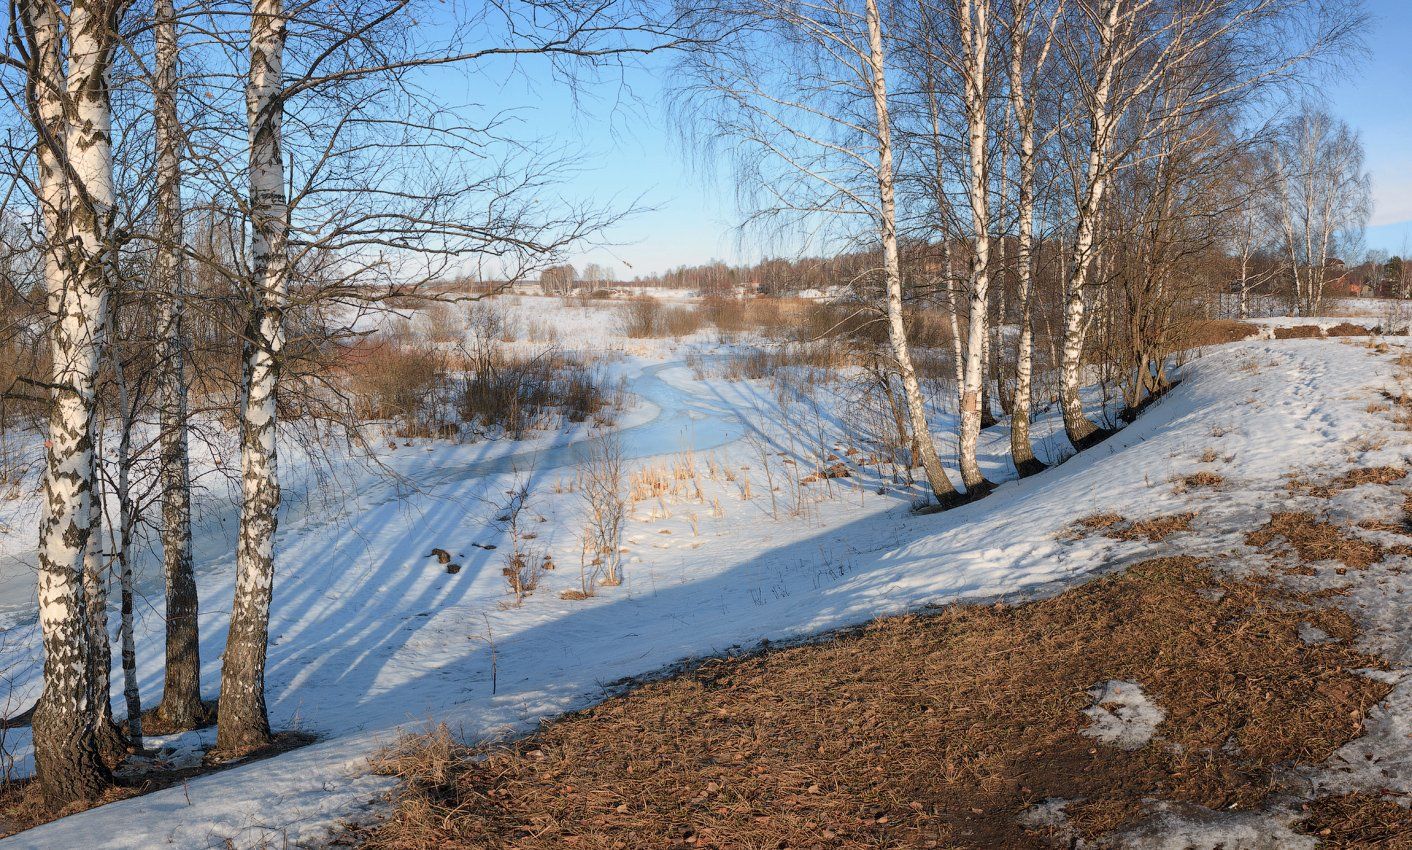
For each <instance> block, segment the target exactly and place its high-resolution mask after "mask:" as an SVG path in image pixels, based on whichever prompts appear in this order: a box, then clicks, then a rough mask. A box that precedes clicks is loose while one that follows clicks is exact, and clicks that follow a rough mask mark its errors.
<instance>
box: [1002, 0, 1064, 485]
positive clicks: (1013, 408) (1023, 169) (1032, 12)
mask: <svg viewBox="0 0 1412 850" xmlns="http://www.w3.org/2000/svg"><path fill="white" fill-rule="evenodd" d="M1063 5H1064V4H1063V2H1062V0H1060V2H1058V3H1056V4H1054V6H1053V7H1052V12H1051V14H1050V16H1049V18H1048V21H1047V26H1045V28H1044V29H1043V30H1041V29H1040V23H1041V21H1042V16H1041V9H1040V8H1039V4H1038V3H1037V2H1036V0H1011V3H1010V21H1009V25H1010V32H1009V36H1010V38H1009V42H1010V44H1009V48H1010V49H1009V63H1008V67H1007V74H1008V83H1009V97H1008V103H1007V105H1008V108H1009V112H1010V117H1011V120H1012V122H1013V126H1014V128H1015V130H1016V132H1017V134H1018V136H1019V138H1018V141H1017V145H1016V147H1017V156H1018V160H1019V161H1018V162H1017V164H1016V172H1017V173H1016V175H1015V226H1016V231H1017V233H1016V240H1015V243H1016V256H1015V278H1016V297H1017V300H1018V302H1019V303H1018V305H1017V307H1018V313H1019V320H1020V327H1019V334H1018V336H1017V338H1016V341H1015V393H1014V400H1013V401H1012V402H1011V404H1010V459H1011V461H1012V462H1013V463H1014V465H1015V472H1016V474H1018V475H1019V476H1020V477H1021V478H1024V477H1026V476H1028V475H1033V474H1035V473H1036V472H1039V471H1040V470H1042V469H1043V468H1044V464H1042V463H1041V462H1040V461H1039V460H1038V458H1036V457H1035V454H1034V445H1033V443H1032V442H1031V440H1030V417H1031V413H1030V411H1031V404H1032V400H1033V386H1032V385H1033V376H1034V299H1033V292H1034V265H1035V262H1034V223H1035V173H1036V171H1037V167H1038V149H1037V140H1036V128H1035V123H1036V106H1037V104H1036V97H1037V94H1038V91H1039V81H1040V80H1042V79H1043V78H1044V74H1045V68H1046V65H1047V62H1048V59H1049V52H1050V49H1051V47H1052V46H1053V43H1054V33H1055V29H1056V27H1057V24H1058V21H1059V16H1060V15H1061V14H1062V12H1063ZM1032 41H1037V44H1036V45H1035V46H1034V47H1033V48H1032V47H1031V42H1032Z"/></svg>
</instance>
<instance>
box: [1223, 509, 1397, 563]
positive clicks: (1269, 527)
mask: <svg viewBox="0 0 1412 850" xmlns="http://www.w3.org/2000/svg"><path fill="white" fill-rule="evenodd" d="M1276 538H1283V539H1284V541H1285V542H1286V543H1287V544H1288V545H1289V546H1292V547H1293V548H1294V554H1295V556H1296V557H1297V558H1298V559H1299V560H1300V561H1301V562H1302V563H1306V564H1308V563H1313V562H1315V561H1339V562H1341V563H1342V564H1343V565H1344V566H1345V567H1348V568H1350V569H1355V570H1361V569H1365V568H1367V567H1368V566H1369V565H1371V564H1376V563H1377V562H1378V561H1381V560H1382V559H1383V554H1384V553H1383V548H1382V547H1381V546H1379V545H1378V544H1376V543H1373V542H1371V541H1368V540H1363V539H1362V538H1359V537H1353V536H1351V535H1348V534H1345V533H1344V532H1343V530H1342V529H1341V528H1339V527H1338V526H1337V525H1334V524H1333V523H1331V522H1324V521H1322V520H1320V519H1319V518H1318V517H1316V516H1314V515H1313V514H1311V513H1308V512H1307V511H1282V512H1279V513H1276V514H1273V515H1271V517H1270V521H1269V522H1267V523H1265V524H1264V525H1262V526H1261V527H1260V528H1258V529H1256V530H1255V531H1252V532H1250V533H1249V534H1247V535H1245V545H1247V546H1268V545H1270V544H1271V543H1272V542H1274V541H1275V539H1276Z"/></svg>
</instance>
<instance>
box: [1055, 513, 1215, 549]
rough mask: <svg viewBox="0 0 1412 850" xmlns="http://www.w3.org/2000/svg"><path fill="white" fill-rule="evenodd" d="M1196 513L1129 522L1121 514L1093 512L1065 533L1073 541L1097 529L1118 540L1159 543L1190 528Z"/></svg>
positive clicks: (1076, 522) (1168, 515)
mask: <svg viewBox="0 0 1412 850" xmlns="http://www.w3.org/2000/svg"><path fill="white" fill-rule="evenodd" d="M1194 519H1196V514H1194V513H1190V512H1187V513H1179V514H1167V515H1165V516H1155V517H1149V518H1147V519H1142V520H1137V521H1136V522H1128V521H1127V520H1125V519H1123V517H1121V516H1119V515H1118V514H1092V515H1091V516H1086V517H1083V518H1081V519H1079V520H1077V521H1075V522H1074V524H1073V525H1072V526H1070V527H1069V530H1068V531H1067V532H1066V533H1065V534H1064V535H1062V536H1064V537H1067V538H1068V539H1071V540H1077V539H1079V538H1083V537H1087V536H1088V535H1090V534H1093V533H1095V532H1097V533H1102V534H1104V535H1105V536H1108V537H1111V538H1113V539H1114V540H1144V539H1145V540H1147V541H1149V542H1152V543H1156V542H1158V541H1160V540H1164V539H1166V538H1167V537H1168V536H1169V535H1172V534H1176V533H1177V532H1178V531H1190V530H1191V521H1192V520H1194Z"/></svg>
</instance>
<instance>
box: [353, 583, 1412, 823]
mask: <svg viewBox="0 0 1412 850" xmlns="http://www.w3.org/2000/svg"><path fill="white" fill-rule="evenodd" d="M1301 622H1310V623H1312V624H1314V625H1316V626H1317V627H1319V628H1321V629H1323V630H1324V631H1325V632H1327V633H1328V634H1330V635H1333V636H1334V637H1336V638H1339V641H1338V642H1335V643H1323V644H1318V645H1306V644H1305V643H1304V642H1303V641H1301V640H1300V639H1299V637H1298V628H1299V624H1300V623H1301ZM1354 636H1355V628H1354V624H1353V621H1352V620H1351V619H1350V618H1349V617H1348V616H1347V615H1346V614H1344V613H1342V612H1340V611H1337V610H1334V609H1331V608H1325V607H1319V606H1318V605H1317V604H1316V603H1315V599H1314V598H1313V597H1312V596H1307V595H1305V596H1300V595H1293V594H1291V593H1288V592H1284V591H1280V590H1279V589H1277V588H1276V587H1275V586H1274V585H1273V584H1272V583H1271V582H1270V581H1264V580H1242V581H1236V580H1231V579H1223V578H1219V577H1217V576H1215V575H1214V574H1212V573H1211V572H1209V571H1208V570H1206V569H1205V568H1203V567H1202V566H1201V565H1200V564H1199V562H1197V561H1196V560H1195V559H1192V558H1186V557H1180V558H1163V559H1157V560H1152V561H1147V562H1144V563H1142V564H1139V565H1136V566H1134V567H1132V568H1131V569H1129V570H1128V571H1126V572H1124V573H1122V574H1120V575H1115V576H1111V577H1107V578H1103V579H1098V580H1095V581H1093V582H1090V583H1089V584H1086V585H1084V586H1081V587H1078V588H1075V589H1073V590H1070V591H1067V592H1065V593H1063V594H1061V595H1059V596H1056V597H1054V598H1051V599H1048V600H1043V601H1038V602H1032V603H1028V604H1024V605H1020V606H1016V607H1005V606H999V605H995V606H990V605H986V606H954V607H949V608H946V609H944V610H943V611H941V612H940V613H937V614H934V615H930V616H915V615H913V616H906V617H898V618H890V619H884V620H879V621H877V622H874V623H872V624H870V625H868V626H866V627H863V628H859V629H856V630H851V631H848V632H845V633H842V634H839V635H836V636H834V637H832V638H831V639H829V640H827V641H825V642H821V643H813V644H809V645H804V646H797V647H793V648H788V649H777V650H772V651H768V652H764V653H761V654H756V655H750V656H742V657H730V658H719V659H712V660H709V661H705V662H702V663H700V664H699V665H698V666H696V667H695V668H693V669H691V670H689V671H687V672H685V673H683V674H681V675H678V676H676V677H674V678H671V679H668V680H665V681H656V682H652V683H648V684H644V685H641V686H640V687H639V688H638V689H637V690H635V691H632V692H630V693H627V694H626V695H623V696H619V697H616V698H612V699H609V700H608V701H606V702H604V703H603V704H601V705H599V706H597V707H595V708H592V709H589V710H586V711H584V712H580V713H577V714H573V715H569V716H567V717H565V718H563V719H560V720H557V721H554V722H551V723H549V724H547V725H545V726H544V727H543V728H542V729H541V730H540V731H539V732H538V733H536V734H534V735H532V736H530V737H529V738H526V739H523V740H519V741H514V742H511V743H506V744H502V745H495V746H488V747H485V748H481V749H467V748H465V747H462V746H460V745H459V744H457V743H456V742H455V741H454V739H453V738H452V737H451V736H450V734H449V733H448V732H446V730H445V729H444V728H443V729H441V730H439V731H438V732H435V733H432V734H429V735H427V736H422V737H420V738H414V739H410V740H408V741H405V742H403V743H402V744H401V745H400V746H399V747H398V748H396V749H394V750H393V751H391V752H390V753H388V754H387V756H386V757H385V758H384V759H383V760H382V762H381V767H382V769H383V770H384V771H386V772H389V773H393V774H396V775H398V776H400V777H402V778H403V779H404V780H405V781H406V784H405V785H404V787H403V790H402V791H401V792H400V793H399V794H398V796H397V801H396V806H395V809H394V811H393V813H392V815H391V816H390V817H389V818H388V819H387V820H386V821H384V822H383V823H381V824H379V825H376V826H374V827H371V828H369V829H367V830H366V831H364V832H362V833H360V834H358V835H357V836H356V839H357V840H362V841H364V842H365V843H366V845H367V846H369V847H375V848H399V850H402V849H403V848H430V847H438V848H472V847H475V848H491V847H495V848H499V847H515V848H525V850H529V848H551V847H552V848H564V847H573V848H578V847H586V848H660V847H673V846H681V847H685V846H693V847H731V848H765V847H770V848H774V847H797V848H807V847H829V848H862V847H958V848H959V847H969V848H981V847H984V848H995V847H1005V848H1028V847H1044V846H1048V845H1047V843H1046V842H1047V839H1048V836H1047V835H1046V832H1047V828H1044V827H1035V828H1033V829H1026V828H1025V827H1023V826H1021V825H1020V821H1019V819H1020V816H1021V815H1022V813H1023V812H1024V811H1025V810H1026V809H1027V808H1028V807H1030V806H1032V805H1034V804H1036V803H1038V802H1040V801H1043V800H1045V799H1048V798H1054V797H1064V798H1072V799H1076V800H1078V801H1080V802H1076V803H1074V804H1071V806H1070V807H1069V810H1068V811H1069V813H1070V815H1071V817H1072V823H1073V825H1074V826H1075V828H1077V829H1078V830H1079V832H1080V833H1081V834H1083V835H1086V836H1094V835H1097V834H1100V833H1105V832H1109V831H1111V830H1113V829H1116V828H1118V827H1121V826H1123V825H1126V824H1130V823H1132V822H1134V821H1135V820H1136V819H1138V818H1140V817H1141V816H1142V814H1143V812H1144V806H1145V802H1144V801H1145V800H1149V799H1162V800H1171V801H1185V802H1190V803H1196V804H1200V805H1204V806H1208V807H1211V808H1220V809H1245V808H1250V807H1252V806H1257V805H1259V804H1260V803H1261V802H1262V801H1263V800H1265V799H1266V797H1267V796H1268V795H1270V794H1272V793H1275V792H1279V791H1281V790H1283V789H1282V786H1281V784H1280V781H1279V779H1278V777H1279V776H1281V775H1283V773H1284V769H1285V768H1286V767H1287V766H1289V765H1291V764H1295V763H1304V764H1312V763H1317V762H1320V761H1322V760H1324V759H1325V758H1327V757H1328V756H1329V754H1330V753H1332V752H1333V751H1334V749H1335V748H1337V747H1338V746H1340V745H1341V744H1342V743H1344V742H1345V741H1348V740H1349V739H1351V738H1353V737H1355V736H1357V735H1358V734H1359V733H1360V732H1361V731H1362V718H1363V716H1364V714H1365V712H1366V711H1367V709H1368V708H1369V707H1370V706H1371V705H1372V704H1374V703H1375V702H1376V701H1378V700H1379V699H1381V698H1382V696H1383V695H1384V694H1386V692H1387V691H1388V686H1387V685H1384V684H1380V683H1377V682H1374V681H1372V680H1370V679H1368V678H1366V677H1364V676H1359V675H1356V674H1354V673H1352V672H1351V671H1352V670H1353V669H1356V668H1360V667H1383V666H1384V665H1383V663H1382V662H1381V661H1379V660H1378V659H1376V658H1372V657H1369V656H1366V655H1363V654H1360V653H1358V652H1356V651H1355V650H1354V649H1352V648H1351V647H1352V641H1351V638H1353V637H1354ZM1110 679H1119V680H1124V681H1133V682H1138V683H1140V684H1141V685H1142V686H1143V687H1144V689H1145V690H1146V692H1147V694H1148V695H1149V697H1150V698H1151V699H1152V700H1153V701H1154V702H1155V703H1156V704H1157V705H1158V706H1160V707H1161V708H1162V709H1163V710H1164V711H1165V712H1166V719H1165V721H1164V722H1163V723H1162V724H1161V725H1160V726H1159V727H1158V730H1157V738H1156V739H1154V741H1153V742H1151V743H1149V744H1148V745H1146V746H1143V747H1142V748H1140V749H1137V750H1133V751H1124V750H1120V749H1115V748H1110V747H1107V746H1103V745H1100V744H1098V743H1097V742H1096V741H1095V740H1094V739H1092V738H1089V737H1085V736H1083V735H1082V734H1080V731H1081V730H1082V729H1083V728H1084V727H1085V726H1086V725H1087V723H1088V721H1087V719H1086V718H1085V717H1084V715H1083V714H1082V711H1083V709H1084V708H1086V707H1088V704H1089V701H1090V699H1091V698H1090V697H1089V696H1088V695H1087V693H1086V691H1087V689H1089V688H1090V687H1092V686H1094V685H1095V684H1098V683H1102V682H1104V681H1107V680H1110Z"/></svg>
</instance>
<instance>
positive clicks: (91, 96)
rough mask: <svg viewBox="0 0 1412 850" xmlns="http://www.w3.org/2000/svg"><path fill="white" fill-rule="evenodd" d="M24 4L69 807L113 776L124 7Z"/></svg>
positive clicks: (45, 756)
mask: <svg viewBox="0 0 1412 850" xmlns="http://www.w3.org/2000/svg"><path fill="white" fill-rule="evenodd" d="M16 11H17V13H18V14H17V22H18V24H19V30H20V32H18V33H17V34H16V36H17V39H18V40H19V43H18V44H16V45H15V47H16V48H17V50H18V51H19V52H20V54H21V55H23V56H24V57H25V66H26V67H25V70H26V78H27V79H26V104H27V109H28V112H29V118H30V121H31V123H32V124H33V127H34V129H35V131H36V135H37V137H38V141H37V143H36V149H35V162H36V166H37V169H38V175H37V179H36V181H35V185H36V188H37V196H38V197H37V200H38V202H39V207H40V215H41V219H42V222H43V225H44V236H45V255H46V256H45V286H46V290H47V293H48V309H49V312H50V322H51V329H50V336H49V353H50V358H51V360H52V366H51V377H50V380H49V390H50V412H49V423H48V437H47V439H46V441H45V444H46V445H45V474H44V482H43V500H42V508H43V512H42V514H41V519H40V529H39V625H40V632H41V634H42V637H43V644H44V689H43V692H42V693H41V696H40V698H39V702H38V703H37V704H36V706H35V710H34V720H33V735H34V759H35V775H36V780H37V782H38V786H39V789H40V794H41V796H42V797H43V799H44V802H45V803H46V804H47V805H49V806H51V807H54V808H60V807H63V806H66V805H68V804H70V803H73V802H76V801H88V800H93V799H96V798H97V797H98V796H99V795H100V794H101V793H102V792H103V790H104V789H105V788H106V787H107V786H108V784H109V783H110V781H111V777H110V776H109V773H108V769H107V767H106V766H105V765H104V763H103V762H102V760H101V758H100V757H99V752H98V747H97V743H96V732H97V729H98V724H99V714H98V698H97V694H96V693H95V690H94V687H95V683H94V682H93V676H92V667H91V665H90V660H89V654H90V651H91V647H90V644H91V635H90V633H89V629H88V617H87V615H86V610H85V605H86V599H85V594H84V587H83V580H82V577H83V573H84V558H85V556H86V555H87V554H88V551H89V547H90V546H96V545H97V542H96V541H94V540H90V534H91V528H92V514H93V506H94V501H93V499H94V498H95V496H94V492H93V483H94V481H95V475H94V462H95V460H94V446H93V427H94V417H95V410H96V403H95V382H96V378H97V375H98V369H99V364H100V356H101V351H102V344H103V329H104V327H105V325H106V315H107V286H108V281H107V279H106V268H107V264H108V257H109V247H110V246H109V241H108V232H107V229H108V227H109V225H110V223H111V216H112V210H113V201H114V198H113V175H112V166H113V163H112V140H111V128H110V104H109V96H108V82H107V73H108V68H109V66H110V64H111V61H112V56H113V51H114V48H115V45H116V32H117V23H118V20H119V18H120V16H121V13H122V11H123V8H122V6H121V4H118V3H113V2H100V0H76V2H74V3H72V5H71V6H70V7H69V8H68V10H67V15H65V14H63V10H61V9H60V8H59V7H58V6H57V4H55V3H52V2H49V0H24V2H21V3H19V4H18V7H17V9H16ZM65 44H67V48H68V52H67V57H65V56H64V54H63V46H64V45H65ZM65 58H67V62H65ZM65 65H67V67H65ZM104 699H105V700H106V695H104Z"/></svg>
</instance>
